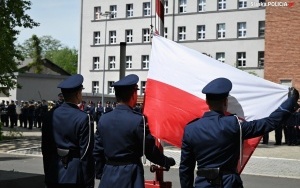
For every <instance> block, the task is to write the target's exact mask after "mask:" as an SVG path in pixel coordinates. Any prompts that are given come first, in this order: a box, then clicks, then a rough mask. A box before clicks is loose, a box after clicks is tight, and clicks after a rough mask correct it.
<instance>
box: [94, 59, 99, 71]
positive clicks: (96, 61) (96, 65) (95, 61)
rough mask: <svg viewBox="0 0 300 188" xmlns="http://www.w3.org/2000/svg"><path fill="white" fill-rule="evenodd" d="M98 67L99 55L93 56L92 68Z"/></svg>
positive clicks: (97, 68) (96, 68)
mask: <svg viewBox="0 0 300 188" xmlns="http://www.w3.org/2000/svg"><path fill="white" fill-rule="evenodd" d="M99 69H100V57H93V70H99Z"/></svg>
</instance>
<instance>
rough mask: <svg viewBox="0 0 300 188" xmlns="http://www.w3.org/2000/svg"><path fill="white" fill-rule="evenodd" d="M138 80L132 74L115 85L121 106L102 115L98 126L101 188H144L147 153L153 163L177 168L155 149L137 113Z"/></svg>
mask: <svg viewBox="0 0 300 188" xmlns="http://www.w3.org/2000/svg"><path fill="white" fill-rule="evenodd" d="M138 80H139V78H138V76H137V75H134V74H131V75H128V76H126V77H124V78H123V79H121V80H119V81H117V82H115V83H114V84H113V86H114V88H115V95H116V99H117V102H118V104H117V106H116V108H115V109H114V110H113V111H111V112H108V113H106V114H104V115H102V116H101V118H100V121H99V123H98V125H97V130H96V134H95V147H94V157H95V161H96V178H98V179H101V180H100V184H99V187H102V188H107V187H116V188H128V187H132V188H143V187H144V169H143V164H142V161H141V157H142V156H143V150H144V151H145V155H146V157H147V159H149V160H150V161H151V162H153V163H156V164H158V165H160V166H163V167H165V168H167V169H169V168H170V166H173V165H175V160H174V159H173V158H170V157H166V156H164V155H163V153H161V152H160V151H159V149H158V148H157V146H156V145H155V140H154V138H153V136H152V135H151V134H150V131H149V128H148V127H147V126H146V122H145V118H144V116H143V115H142V114H140V113H138V112H135V111H134V110H133V107H134V106H135V104H136V101H137V90H138V87H137V82H138ZM144 131H145V132H144ZM144 133H145V135H144ZM144 139H145V140H144ZM143 141H145V145H143Z"/></svg>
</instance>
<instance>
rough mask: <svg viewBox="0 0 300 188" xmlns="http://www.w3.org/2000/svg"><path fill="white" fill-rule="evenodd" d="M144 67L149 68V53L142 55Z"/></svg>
mask: <svg viewBox="0 0 300 188" xmlns="http://www.w3.org/2000/svg"><path fill="white" fill-rule="evenodd" d="M142 69H149V55H142Z"/></svg>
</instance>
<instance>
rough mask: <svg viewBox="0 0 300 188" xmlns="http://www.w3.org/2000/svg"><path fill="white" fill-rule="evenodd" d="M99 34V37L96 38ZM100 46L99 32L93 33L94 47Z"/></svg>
mask: <svg viewBox="0 0 300 188" xmlns="http://www.w3.org/2000/svg"><path fill="white" fill-rule="evenodd" d="M98 34H99V36H98ZM100 44H101V32H100V31H94V45H100Z"/></svg>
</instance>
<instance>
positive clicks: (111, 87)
mask: <svg viewBox="0 0 300 188" xmlns="http://www.w3.org/2000/svg"><path fill="white" fill-rule="evenodd" d="M114 83H115V82H114V81H108V94H109V95H114V94H115V89H114V87H113V86H112V85H113V84H114Z"/></svg>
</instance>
